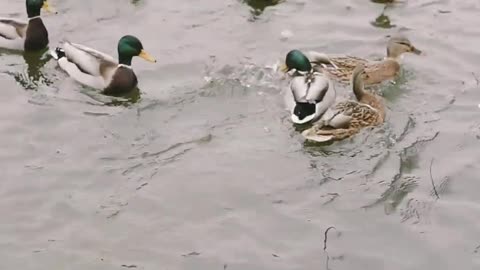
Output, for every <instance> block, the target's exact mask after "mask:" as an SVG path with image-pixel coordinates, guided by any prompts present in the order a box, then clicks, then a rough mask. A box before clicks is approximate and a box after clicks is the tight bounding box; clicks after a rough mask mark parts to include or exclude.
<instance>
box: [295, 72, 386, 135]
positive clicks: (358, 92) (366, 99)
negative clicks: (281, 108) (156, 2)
mask: <svg viewBox="0 0 480 270" xmlns="http://www.w3.org/2000/svg"><path fill="white" fill-rule="evenodd" d="M364 71H365V66H363V65H358V66H357V67H356V68H355V69H354V71H353V74H352V88H353V93H354V94H355V97H356V99H357V100H356V101H353V100H349V101H343V102H340V103H338V104H337V105H335V106H334V108H333V109H332V110H329V112H328V113H326V114H325V115H324V117H322V119H321V120H320V121H318V122H317V123H316V124H315V125H314V126H313V127H311V128H310V129H307V130H305V131H303V132H302V135H303V136H304V137H305V138H306V139H307V140H311V141H317V142H328V141H333V140H342V139H345V138H348V137H350V136H352V135H354V134H356V133H358V132H359V131H360V130H361V129H362V128H364V127H368V126H376V125H379V124H381V123H383V121H384V120H385V106H384V104H383V99H382V98H381V97H380V96H378V95H375V94H372V93H369V92H367V91H365V89H364V82H363V78H362V75H363V73H364Z"/></svg>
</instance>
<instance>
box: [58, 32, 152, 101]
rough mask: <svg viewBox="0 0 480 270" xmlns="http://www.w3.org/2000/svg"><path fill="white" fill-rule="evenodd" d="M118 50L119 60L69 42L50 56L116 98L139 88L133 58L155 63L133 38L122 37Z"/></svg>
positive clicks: (87, 82)
mask: <svg viewBox="0 0 480 270" xmlns="http://www.w3.org/2000/svg"><path fill="white" fill-rule="evenodd" d="M117 49H118V61H117V60H115V59H114V58H113V57H112V56H110V55H107V54H105V53H102V52H99V51H97V50H94V49H91V48H89V47H86V46H84V45H80V44H76V43H71V42H68V41H65V42H63V43H62V44H61V46H60V47H57V48H56V49H55V50H54V51H51V52H50V53H51V55H52V56H53V58H55V59H56V60H57V61H58V64H59V66H60V67H61V68H62V69H63V70H64V71H65V72H67V73H68V75H70V77H72V78H73V79H75V80H76V81H78V82H80V83H81V84H84V85H87V86H90V87H92V88H95V89H100V90H103V93H105V94H108V95H116V94H123V93H128V92H130V91H131V90H132V89H134V88H135V87H136V86H137V83H138V81H137V76H136V75H135V73H134V72H133V70H132V67H131V64H132V58H133V57H134V56H139V57H141V58H143V59H145V60H147V61H149V62H153V63H154V62H156V60H155V59H154V58H153V57H152V56H150V55H149V54H148V53H147V52H146V51H145V50H144V49H143V45H142V43H141V42H140V40H139V39H138V38H136V37H134V36H130V35H127V36H124V37H122V38H121V39H120V40H119V41H118V48H117Z"/></svg>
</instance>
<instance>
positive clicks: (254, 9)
mask: <svg viewBox="0 0 480 270" xmlns="http://www.w3.org/2000/svg"><path fill="white" fill-rule="evenodd" d="M284 1H285V0H243V2H244V3H246V4H247V5H249V6H250V8H251V13H252V17H253V20H255V19H257V18H258V16H260V15H262V13H263V11H264V10H265V9H266V8H267V7H269V6H275V5H277V4H279V3H281V2H284Z"/></svg>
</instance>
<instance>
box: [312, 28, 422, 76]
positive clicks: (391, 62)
mask: <svg viewBox="0 0 480 270" xmlns="http://www.w3.org/2000/svg"><path fill="white" fill-rule="evenodd" d="M404 53H413V54H416V55H420V54H421V53H422V51H420V50H419V49H417V48H415V46H413V45H412V43H411V42H410V40H409V39H408V38H406V37H405V36H403V35H395V36H392V37H391V38H390V39H389V41H388V43H387V56H386V57H385V58H384V59H383V60H381V61H370V60H367V59H364V58H360V57H356V56H350V55H344V56H329V55H326V54H323V53H317V55H319V56H321V58H322V59H324V61H323V62H322V64H321V65H320V66H319V67H320V68H321V69H323V72H326V73H328V74H329V75H330V76H331V77H332V78H333V80H335V81H337V82H339V83H340V84H344V85H346V84H348V83H349V82H350V78H351V77H352V73H353V70H354V69H355V67H356V66H358V65H360V64H361V65H364V66H365V72H364V75H363V77H364V78H363V80H364V84H365V85H367V86H369V85H375V84H379V83H382V82H384V81H388V80H392V79H394V78H395V77H396V75H397V74H398V72H399V71H400V60H401V58H402V57H403V54H404Z"/></svg>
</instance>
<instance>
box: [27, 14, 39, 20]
mask: <svg viewBox="0 0 480 270" xmlns="http://www.w3.org/2000/svg"><path fill="white" fill-rule="evenodd" d="M38 18H40V15H39V16H35V17H31V18H28V20H29V21H31V20H33V19H38Z"/></svg>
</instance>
